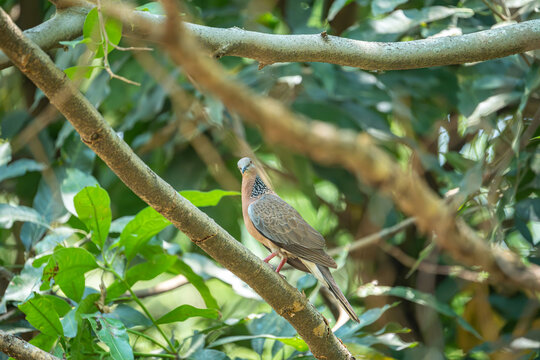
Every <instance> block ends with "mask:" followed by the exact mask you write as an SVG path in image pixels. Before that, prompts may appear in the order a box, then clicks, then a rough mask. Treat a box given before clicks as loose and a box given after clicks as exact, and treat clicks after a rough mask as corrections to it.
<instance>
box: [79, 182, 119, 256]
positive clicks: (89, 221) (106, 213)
mask: <svg viewBox="0 0 540 360" xmlns="http://www.w3.org/2000/svg"><path fill="white" fill-rule="evenodd" d="M73 203H74V205H75V210H76V211H77V215H78V216H79V219H80V220H81V221H82V222H83V223H84V224H85V225H86V227H87V228H88V230H90V231H91V232H92V241H93V242H94V243H95V244H96V245H98V246H99V247H100V248H102V247H103V244H105V240H106V239H107V236H108V234H109V227H110V226H111V219H112V215H111V199H110V198H109V194H108V193H107V191H105V190H104V189H102V188H101V187H99V185H97V186H95V187H94V186H88V187H85V188H84V189H82V190H81V191H80V192H79V193H78V194H77V195H75V198H74V199H73Z"/></svg>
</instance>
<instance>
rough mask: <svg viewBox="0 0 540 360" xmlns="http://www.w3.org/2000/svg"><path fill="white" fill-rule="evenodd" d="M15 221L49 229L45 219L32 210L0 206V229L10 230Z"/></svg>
mask: <svg viewBox="0 0 540 360" xmlns="http://www.w3.org/2000/svg"><path fill="white" fill-rule="evenodd" d="M15 221H23V222H31V223H34V224H39V225H42V226H45V227H47V228H49V224H48V223H47V221H46V220H45V218H44V217H43V216H42V215H41V214H40V213H38V212H37V211H36V210H34V209H32V208H29V207H27V206H16V205H8V204H0V228H2V229H11V227H12V226H13V223H14V222H15Z"/></svg>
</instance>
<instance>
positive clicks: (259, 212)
mask: <svg viewBox="0 0 540 360" xmlns="http://www.w3.org/2000/svg"><path fill="white" fill-rule="evenodd" d="M238 169H239V170H240V172H241V173H242V214H243V217H244V223H245V224H246V228H247V230H248V232H249V233H250V234H251V236H253V237H254V238H255V239H256V240H257V241H259V242H260V243H262V244H263V245H264V246H265V247H266V248H267V249H269V250H270V251H271V254H270V255H269V256H268V257H267V258H266V259H264V261H265V262H268V261H270V259H272V258H274V257H275V256H278V257H280V258H281V262H280V263H279V265H278V267H277V269H276V271H277V272H279V271H280V270H281V268H282V267H283V265H284V264H285V263H286V262H287V263H289V265H291V266H293V267H295V268H297V269H299V270H301V271H305V272H310V273H312V274H313V275H314V276H315V278H316V279H317V280H319V281H320V282H321V284H322V285H324V286H326V287H327V288H328V289H330V291H331V292H332V294H333V295H334V296H335V297H336V299H337V300H338V301H339V303H340V304H341V306H342V307H343V309H344V310H345V311H346V312H347V314H348V315H349V317H350V318H351V319H353V320H354V321H357V322H359V321H360V320H359V319H358V316H357V315H356V313H355V312H354V310H353V308H352V307H351V305H350V304H349V302H348V301H347V299H346V298H345V296H344V295H343V293H342V292H341V290H340V289H339V287H338V286H337V284H336V282H335V280H334V278H333V277H332V275H331V274H330V270H329V269H328V268H329V267H331V268H336V267H337V265H336V262H335V261H334V259H332V257H330V255H328V254H327V253H326V252H325V251H324V246H325V240H324V238H323V237H322V235H321V234H319V233H318V232H317V230H315V229H314V228H313V227H311V226H310V225H309V224H308V223H307V222H306V221H305V220H304V219H303V218H302V216H301V215H300V214H299V213H298V211H296V210H295V209H294V208H293V207H292V206H290V205H289V204H287V203H286V202H285V201H283V200H282V199H281V198H280V197H279V196H278V195H276V193H275V192H274V191H272V189H270V187H269V186H267V185H266V184H265V183H264V182H263V180H262V179H261V178H260V177H259V175H258V174H257V168H256V166H255V164H254V163H253V162H252V161H251V159H250V158H248V157H245V158H242V159H240V161H238Z"/></svg>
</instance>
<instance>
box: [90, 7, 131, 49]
mask: <svg viewBox="0 0 540 360" xmlns="http://www.w3.org/2000/svg"><path fill="white" fill-rule="evenodd" d="M102 19H103V20H104V21H105V26H104V27H105V32H106V33H107V37H108V40H109V43H108V44H107V53H110V52H111V51H112V50H113V49H114V47H113V46H112V45H111V44H113V45H118V43H119V42H120V39H121V38H122V22H121V21H119V20H117V19H113V18H107V17H106V16H102ZM83 37H84V40H85V42H86V45H87V46H88V48H89V49H90V50H91V51H95V52H96V55H95V57H96V58H100V57H103V55H104V54H103V43H104V40H105V39H104V37H103V35H102V33H101V26H100V19H99V14H98V10H97V8H93V9H92V10H90V12H88V15H86V19H85V21H84V25H83ZM87 39H88V40H87Z"/></svg>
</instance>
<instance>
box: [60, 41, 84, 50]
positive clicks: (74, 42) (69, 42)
mask: <svg viewBox="0 0 540 360" xmlns="http://www.w3.org/2000/svg"><path fill="white" fill-rule="evenodd" d="M85 40H86V39H80V40H71V41H59V43H60V45H64V46H68V47H70V48H72V49H74V48H75V46H77V45H79V44H85V43H87V42H88V41H85Z"/></svg>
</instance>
